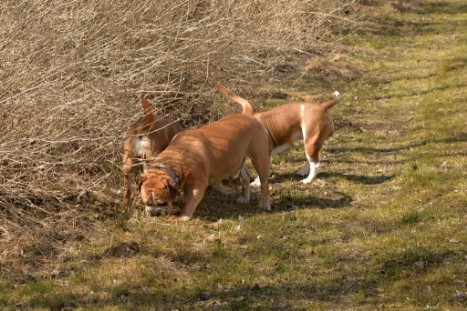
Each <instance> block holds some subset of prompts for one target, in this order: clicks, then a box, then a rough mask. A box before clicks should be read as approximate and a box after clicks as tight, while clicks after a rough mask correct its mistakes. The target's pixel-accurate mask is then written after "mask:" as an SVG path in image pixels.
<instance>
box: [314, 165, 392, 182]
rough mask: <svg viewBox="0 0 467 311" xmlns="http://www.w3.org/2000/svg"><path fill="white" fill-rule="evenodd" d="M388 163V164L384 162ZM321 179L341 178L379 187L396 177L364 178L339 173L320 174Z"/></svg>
mask: <svg viewBox="0 0 467 311" xmlns="http://www.w3.org/2000/svg"><path fill="white" fill-rule="evenodd" d="M384 163H387V162H384ZM318 177H320V178H341V179H346V180H349V181H352V182H356V183H359V184H364V185H378V184H382V183H385V182H387V181H390V180H392V179H394V175H379V176H364V175H355V174H342V173H337V172H331V173H320V174H318Z"/></svg>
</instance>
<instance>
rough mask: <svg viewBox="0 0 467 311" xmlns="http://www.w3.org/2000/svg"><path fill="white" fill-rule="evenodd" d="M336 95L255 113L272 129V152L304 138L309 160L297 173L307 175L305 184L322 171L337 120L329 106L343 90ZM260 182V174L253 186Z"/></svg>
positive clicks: (236, 99) (223, 89)
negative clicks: (324, 153)
mask: <svg viewBox="0 0 467 311" xmlns="http://www.w3.org/2000/svg"><path fill="white" fill-rule="evenodd" d="M216 88H217V89H218V90H219V91H220V92H221V93H222V94H224V96H226V97H227V98H229V99H230V100H231V101H233V102H235V103H237V104H240V105H242V106H243V105H245V103H248V101H246V100H245V99H243V98H241V97H239V96H237V95H235V94H233V93H232V92H230V91H229V90H228V89H227V88H226V87H225V86H223V85H221V84H217V85H216ZM333 97H334V99H333V100H330V101H327V102H324V103H322V104H317V103H311V102H293V103H288V104H285V105H281V106H279V107H276V108H273V109H270V110H266V111H261V112H257V113H255V114H254V117H255V118H256V119H257V120H258V121H259V122H260V123H261V125H262V126H263V127H264V128H265V129H266V131H267V132H268V138H269V143H270V145H271V148H272V154H280V153H282V152H283V151H285V150H286V149H288V148H290V147H291V146H292V145H293V144H294V143H295V142H296V141H298V140H303V142H304V145H305V154H306V158H307V160H308V162H307V163H306V164H305V166H304V167H303V168H302V169H300V170H299V171H298V172H297V174H298V175H300V176H307V177H306V178H305V179H303V180H302V182H303V183H305V184H307V183H310V182H311V181H312V180H313V178H314V177H315V176H316V175H317V174H318V167H319V151H320V150H321V148H322V147H323V144H324V142H325V141H326V139H328V138H329V137H331V136H332V134H333V133H334V123H333V121H332V118H331V116H330V115H329V113H328V110H329V109H330V108H331V107H333V106H334V105H335V104H337V103H338V102H339V99H340V94H339V92H337V91H335V92H334V94H333ZM259 184H260V181H259V180H258V178H256V180H255V181H253V182H252V186H259Z"/></svg>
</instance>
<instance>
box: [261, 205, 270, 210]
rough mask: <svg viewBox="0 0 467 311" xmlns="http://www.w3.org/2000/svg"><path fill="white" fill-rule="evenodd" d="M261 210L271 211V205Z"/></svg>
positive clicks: (264, 206)
mask: <svg viewBox="0 0 467 311" xmlns="http://www.w3.org/2000/svg"><path fill="white" fill-rule="evenodd" d="M261 208H262V209H264V210H266V211H271V204H267V205H262V206H261Z"/></svg>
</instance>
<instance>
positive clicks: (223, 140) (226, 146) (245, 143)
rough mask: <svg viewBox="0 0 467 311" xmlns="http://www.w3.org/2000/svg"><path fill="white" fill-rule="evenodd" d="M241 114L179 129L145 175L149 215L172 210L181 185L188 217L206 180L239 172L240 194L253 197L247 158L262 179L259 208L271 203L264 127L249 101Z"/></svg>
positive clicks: (243, 197)
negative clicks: (256, 117) (192, 128)
mask: <svg viewBox="0 0 467 311" xmlns="http://www.w3.org/2000/svg"><path fill="white" fill-rule="evenodd" d="M242 106H243V114H233V115H229V116H226V117H224V118H222V119H220V120H219V121H217V122H213V123H211V124H209V125H207V126H204V127H201V128H198V129H195V130H190V131H185V132H182V133H180V134H178V135H177V136H176V137H174V139H173V140H172V141H171V142H170V144H169V146H168V147H167V148H166V149H165V150H164V151H162V152H161V153H160V154H159V155H157V156H156V158H155V160H154V162H153V163H154V164H152V165H151V168H149V169H148V170H147V172H145V173H143V174H141V175H140V177H141V188H140V189H141V199H142V200H143V203H144V204H145V205H146V214H148V215H154V214H160V213H165V212H166V211H167V210H169V211H170V210H172V203H173V201H174V200H175V198H176V193H177V191H178V190H179V189H182V190H183V192H184V196H185V206H184V208H183V209H182V215H181V217H180V219H181V220H189V219H190V218H191V217H192V215H193V213H194V211H195V209H196V207H197V206H198V204H199V203H200V201H201V199H202V198H203V196H204V193H205V191H206V188H207V187H208V184H209V183H211V182H215V181H219V180H223V179H226V178H230V177H234V176H235V177H238V176H239V175H240V179H241V183H242V195H241V196H240V198H239V199H238V200H237V201H238V202H239V203H247V202H248V201H249V199H250V177H249V176H248V173H247V171H246V169H245V158H246V157H249V158H250V159H251V161H252V163H253V166H254V168H255V169H256V171H257V173H258V175H259V179H260V181H261V207H262V208H264V209H266V210H270V209H271V207H270V205H269V182H268V178H269V156H270V149H269V144H268V137H267V134H266V131H265V130H264V128H263V127H262V126H261V124H260V123H259V122H258V121H257V120H256V119H255V118H254V117H253V116H252V115H251V114H252V109H251V106H250V104H248V103H247V104H246V105H242Z"/></svg>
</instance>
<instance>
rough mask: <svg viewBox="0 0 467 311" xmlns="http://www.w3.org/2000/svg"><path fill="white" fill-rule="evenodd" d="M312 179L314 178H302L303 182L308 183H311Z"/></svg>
mask: <svg viewBox="0 0 467 311" xmlns="http://www.w3.org/2000/svg"><path fill="white" fill-rule="evenodd" d="M312 180H313V178H305V179H302V183H304V184H305V185H306V184H309V183H311V181H312Z"/></svg>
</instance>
